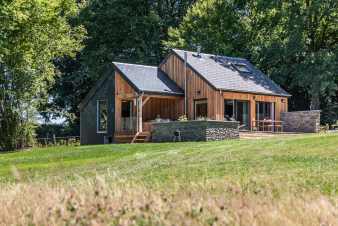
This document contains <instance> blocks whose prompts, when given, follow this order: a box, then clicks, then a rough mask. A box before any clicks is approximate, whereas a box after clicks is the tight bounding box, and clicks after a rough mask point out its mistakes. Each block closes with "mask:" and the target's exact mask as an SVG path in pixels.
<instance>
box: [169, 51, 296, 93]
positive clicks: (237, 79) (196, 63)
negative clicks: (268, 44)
mask: <svg viewBox="0 0 338 226" xmlns="http://www.w3.org/2000/svg"><path fill="white" fill-rule="evenodd" d="M173 51H174V53H176V54H177V55H178V56H179V57H180V58H181V59H182V60H183V59H184V52H187V57H188V58H187V63H188V65H189V66H190V67H192V68H193V69H194V70H195V71H196V72H197V73H198V74H200V76H202V77H203V78H204V79H205V80H207V81H208V82H209V83H210V84H211V85H212V86H213V87H215V88H216V89H220V90H225V91H226V90H228V91H238V92H247V93H259V94H267V95H279V96H290V94H288V93H287V92H286V91H285V90H283V89H282V88H281V87H280V86H279V85H277V84H276V83H275V82H274V81H272V80H271V79H270V78H268V77H267V76H266V75H265V74H263V73H262V72H261V71H260V70H258V69H257V68H255V67H254V66H253V65H252V64H251V63H250V62H249V61H248V60H246V59H243V58H235V57H226V56H216V55H212V54H204V53H201V54H200V56H197V53H195V52H189V51H184V50H177V49H174V50H173ZM236 64H240V65H245V67H246V68H247V69H249V70H250V71H251V73H246V72H241V70H238V69H236V67H235V65H236Z"/></svg>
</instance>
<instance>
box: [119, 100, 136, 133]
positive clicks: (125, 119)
mask: <svg viewBox="0 0 338 226" xmlns="http://www.w3.org/2000/svg"><path fill="white" fill-rule="evenodd" d="M121 104H122V106H121V120H122V121H121V128H122V130H123V131H134V130H135V123H134V121H135V120H134V119H135V117H133V115H134V114H133V112H134V102H133V101H132V100H123V101H122V103H121Z"/></svg>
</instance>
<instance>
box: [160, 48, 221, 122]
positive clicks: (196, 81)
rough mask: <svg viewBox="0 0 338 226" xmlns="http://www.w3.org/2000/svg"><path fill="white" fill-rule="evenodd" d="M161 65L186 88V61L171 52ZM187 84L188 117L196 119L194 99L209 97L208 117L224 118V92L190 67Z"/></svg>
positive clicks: (173, 78)
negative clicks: (215, 87) (212, 85)
mask: <svg viewBox="0 0 338 226" xmlns="http://www.w3.org/2000/svg"><path fill="white" fill-rule="evenodd" d="M160 67H161V69H162V70H163V71H164V72H166V73H167V74H168V76H169V77H170V78H171V79H172V80H174V81H175V82H176V83H177V84H178V85H179V86H180V87H181V88H182V89H183V90H185V86H184V62H183V61H182V60H181V59H180V58H178V57H177V56H176V55H174V54H171V56H169V57H168V58H167V61H166V62H165V63H164V64H162V65H161V66H160ZM187 84H188V87H187V89H188V90H187V97H188V109H187V115H188V118H189V119H194V101H195V100H198V99H207V101H208V118H210V119H214V120H223V118H224V116H223V108H224V106H223V105H224V101H223V97H222V93H221V92H220V91H217V90H215V89H214V88H213V87H211V86H210V85H209V84H208V83H207V82H206V81H205V80H203V79H202V78H201V77H200V76H199V75H197V74H196V73H195V72H194V71H193V70H192V69H191V68H189V67H188V68H187Z"/></svg>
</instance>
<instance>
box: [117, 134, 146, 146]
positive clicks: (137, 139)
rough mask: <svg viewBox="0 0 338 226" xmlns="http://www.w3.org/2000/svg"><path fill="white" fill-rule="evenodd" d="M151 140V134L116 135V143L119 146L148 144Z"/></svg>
mask: <svg viewBox="0 0 338 226" xmlns="http://www.w3.org/2000/svg"><path fill="white" fill-rule="evenodd" d="M149 139H150V133H149V132H142V133H137V134H124V135H121V134H119V135H115V138H114V141H115V143H117V144H131V143H146V142H148V141H149Z"/></svg>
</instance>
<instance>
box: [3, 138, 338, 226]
mask: <svg viewBox="0 0 338 226" xmlns="http://www.w3.org/2000/svg"><path fill="white" fill-rule="evenodd" d="M0 166H1V167H0V206H1V208H2V211H0V225H173V224H174V225H271V226H279V225H299V226H311V225H313V226H315V225H337V224H338V189H337V187H338V134H335V135H334V134H330V135H324V134H318V135H311V134H310V135H298V136H289V137H277V138H269V139H265V140H230V141H221V142H200V143H199V142H194V143H163V144H150V143H149V144H125V145H98V146H77V147H55V148H45V149H32V150H26V151H22V152H13V153H3V154H0Z"/></svg>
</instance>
